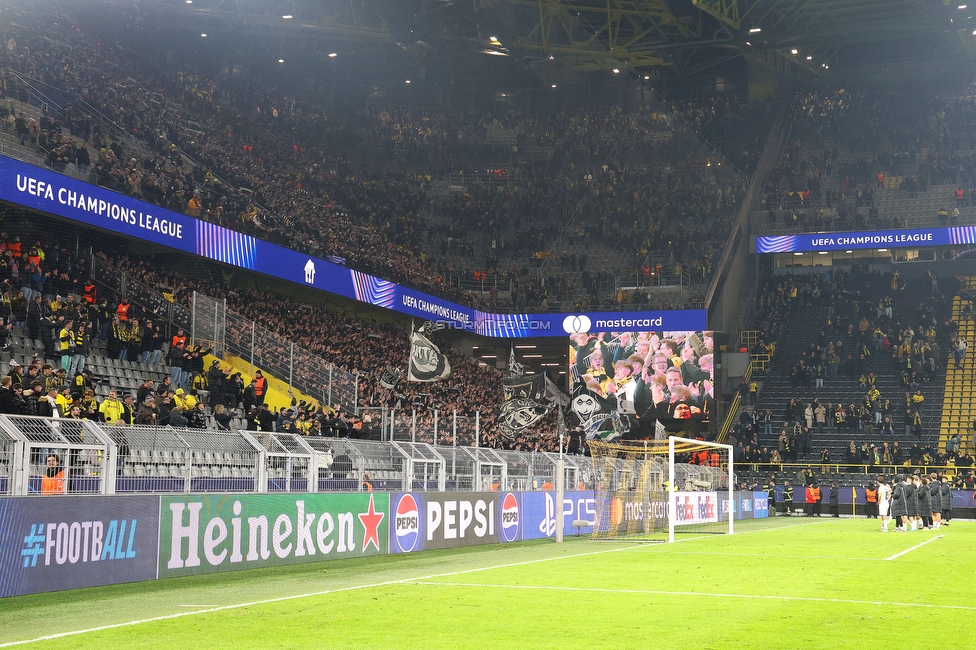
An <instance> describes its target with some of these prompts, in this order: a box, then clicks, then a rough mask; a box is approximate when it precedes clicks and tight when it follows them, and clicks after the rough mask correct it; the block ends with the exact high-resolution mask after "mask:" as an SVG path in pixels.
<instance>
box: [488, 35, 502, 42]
mask: <svg viewBox="0 0 976 650" xmlns="http://www.w3.org/2000/svg"><path fill="white" fill-rule="evenodd" d="M488 40H489V41H491V42H492V43H498V42H499V41H498V37H497V36H489V37H488Z"/></svg>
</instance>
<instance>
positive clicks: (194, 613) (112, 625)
mask: <svg viewBox="0 0 976 650" xmlns="http://www.w3.org/2000/svg"><path fill="white" fill-rule="evenodd" d="M819 523H823V522H819V521H817V522H808V523H803V524H792V525H788V526H775V527H771V528H760V529H757V530H748V531H743V532H742V533H736V534H737V535H745V534H748V533H762V532H769V531H774V530H782V529H785V528H798V527H800V526H810V525H812V524H819ZM697 539H715V536H714V535H700V536H696V537H688V538H685V539H680V540H677V541H676V542H675V543H678V542H692V541H695V540H697ZM655 548H670V545H669V544H659V545H651V546H648V545H647V544H643V543H638V544H634V545H632V546H623V547H620V548H611V549H603V550H599V551H587V552H586V553H572V554H570V555H560V556H558V557H546V558H539V559H536V560H524V561H522V562H508V563H506V564H496V565H494V566H486V567H478V568H475V569H463V570H461V571H450V572H447V573H437V574H432V575H427V576H418V577H416V578H402V579H400V580H386V581H384V582H374V583H372V584H366V585H354V586H352V587H339V588H336V589H324V590H322V591H313V592H309V593H305V594H296V595H293V596H279V597H277V598H267V599H264V600H255V601H251V602H247V603H235V604H231V605H220V606H218V607H208V608H207V609H197V610H194V611H192V612H177V613H174V614H164V615H162V616H152V617H149V618H141V619H136V620H134V621H124V622H122V623H110V624H107V625H99V626H96V627H89V628H84V629H81V630H71V631H69V632H58V633H56V634H48V635H45V636H39V637H35V638H33V639H22V640H20V641H8V642H6V643H0V648H9V647H12V646H18V645H25V644H27V643H37V642H38V641H51V640H53V639H63V638H65V637H69V636H77V635H79V634H90V633H92V632H104V631H105V630H115V629H118V628H122V627H132V626H134V625H142V624H143V623H153V622H157V621H168V620H171V619H174V618H183V617H185V616H197V615H199V614H213V613H215V612H224V611H228V610H232V609H241V608H243V607H254V606H257V605H269V604H272V603H280V602H285V601H289V600H299V599H301V598H313V597H315V596H326V595H329V594H337V593H342V592H347V591H356V590H359V589H372V588H374V587H388V586H390V585H402V584H407V583H414V584H422V582H421V581H424V580H432V579H434V578H450V577H452V576H459V575H465V574H468V573H477V572H480V571H492V570H494V569H508V568H511V567H517V566H526V565H529V564H538V563H541V562H552V561H555V560H571V559H575V558H580V557H587V556H590V555H603V554H605V553H618V552H620V551H634V550H639V549H643V550H647V549H655ZM436 584H447V583H436Z"/></svg>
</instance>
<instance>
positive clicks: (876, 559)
mask: <svg viewBox="0 0 976 650" xmlns="http://www.w3.org/2000/svg"><path fill="white" fill-rule="evenodd" d="M674 554H675V555H720V556H723V557H761V558H773V559H783V560H844V561H850V562H884V561H885V558H880V557H837V556H834V555H772V554H769V553H715V552H713V551H674ZM888 559H890V558H888Z"/></svg>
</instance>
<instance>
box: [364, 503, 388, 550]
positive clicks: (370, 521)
mask: <svg viewBox="0 0 976 650" xmlns="http://www.w3.org/2000/svg"><path fill="white" fill-rule="evenodd" d="M385 516H386V513H383V512H376V507H375V506H374V505H373V495H372V494H370V495H369V510H368V511H367V512H365V513H360V514H359V515H358V517H359V521H360V522H362V524H363V527H364V528H365V529H366V533H365V534H364V535H363V553H365V552H366V549H367V548H369V545H370V544H372V545H373V546H375V547H376V550H377V551H379V550H380V534H379V533H380V531H379V528H380V524H381V523H383V517H385Z"/></svg>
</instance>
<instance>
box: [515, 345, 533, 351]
mask: <svg viewBox="0 0 976 650" xmlns="http://www.w3.org/2000/svg"><path fill="white" fill-rule="evenodd" d="M515 349H516V350H535V346H534V345H516V346H515Z"/></svg>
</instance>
